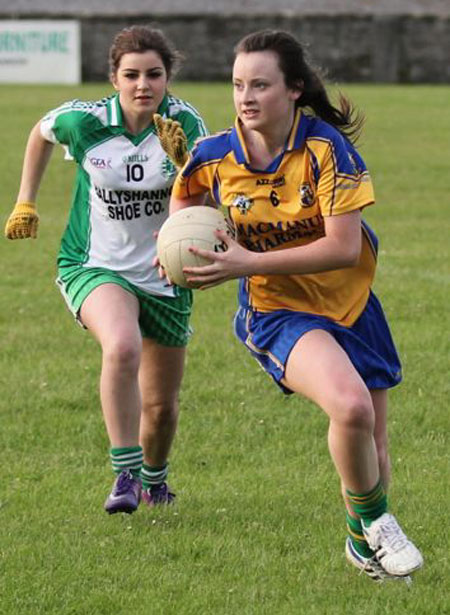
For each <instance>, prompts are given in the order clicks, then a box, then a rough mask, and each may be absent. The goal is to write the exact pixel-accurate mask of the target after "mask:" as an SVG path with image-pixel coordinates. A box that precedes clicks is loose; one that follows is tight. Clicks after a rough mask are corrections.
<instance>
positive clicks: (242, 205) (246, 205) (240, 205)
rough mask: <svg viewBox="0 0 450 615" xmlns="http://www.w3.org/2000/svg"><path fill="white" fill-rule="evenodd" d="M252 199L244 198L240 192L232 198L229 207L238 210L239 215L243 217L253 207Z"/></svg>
mask: <svg viewBox="0 0 450 615" xmlns="http://www.w3.org/2000/svg"><path fill="white" fill-rule="evenodd" d="M253 203H254V201H253V199H251V198H250V197H248V196H246V195H245V194H243V193H242V192H238V193H237V194H235V195H234V197H233V202H232V203H231V205H232V206H233V207H236V208H237V209H238V210H239V213H241V214H243V215H245V214H246V213H247V212H248V211H249V210H250V209H251V208H252V207H253Z"/></svg>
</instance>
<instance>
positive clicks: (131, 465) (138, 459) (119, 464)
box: [109, 446, 144, 478]
mask: <svg viewBox="0 0 450 615" xmlns="http://www.w3.org/2000/svg"><path fill="white" fill-rule="evenodd" d="M109 456H110V458H111V465H112V469H113V471H114V473H115V474H120V473H121V472H122V471H123V470H130V472H131V473H132V474H133V476H134V477H135V478H139V476H140V474H141V468H142V462H143V461H144V454H143V452H142V446H124V447H122V448H114V447H113V448H111V449H110V451H109Z"/></svg>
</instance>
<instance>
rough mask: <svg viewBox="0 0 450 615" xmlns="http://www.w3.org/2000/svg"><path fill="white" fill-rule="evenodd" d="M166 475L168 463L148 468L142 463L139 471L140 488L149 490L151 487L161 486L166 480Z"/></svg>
mask: <svg viewBox="0 0 450 615" xmlns="http://www.w3.org/2000/svg"><path fill="white" fill-rule="evenodd" d="M168 473H169V464H168V463H165V464H164V465H162V466H149V465H147V464H146V463H144V464H143V466H142V470H141V480H142V487H143V488H144V489H150V487H151V486H152V485H161V483H163V482H164V481H165V480H166V478H167V475H168Z"/></svg>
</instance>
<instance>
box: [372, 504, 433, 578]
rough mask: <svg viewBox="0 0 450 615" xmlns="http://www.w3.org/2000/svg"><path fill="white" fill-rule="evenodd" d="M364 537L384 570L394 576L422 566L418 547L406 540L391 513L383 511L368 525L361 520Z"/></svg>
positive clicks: (404, 574) (402, 574) (403, 574)
mask: <svg viewBox="0 0 450 615" xmlns="http://www.w3.org/2000/svg"><path fill="white" fill-rule="evenodd" d="M362 528H363V532H364V537H365V539H366V540H367V542H368V544H369V547H370V548H371V549H372V551H374V552H375V556H376V558H377V560H378V561H379V563H380V564H381V566H382V567H383V568H384V570H385V571H386V572H387V573H389V574H391V575H394V576H400V577H402V576H407V575H408V574H410V573H411V572H414V570H418V569H419V568H421V567H422V566H423V557H422V554H421V553H420V551H419V549H418V548H417V547H416V546H415V545H413V543H412V542H411V541H410V540H408V538H407V537H406V536H405V534H404V532H403V531H402V529H401V527H400V526H399V524H398V523H397V520H396V519H395V517H394V516H393V515H390V514H389V513H384V514H383V515H381V517H379V518H378V519H375V521H372V523H371V524H370V526H369V527H366V526H365V525H364V521H362Z"/></svg>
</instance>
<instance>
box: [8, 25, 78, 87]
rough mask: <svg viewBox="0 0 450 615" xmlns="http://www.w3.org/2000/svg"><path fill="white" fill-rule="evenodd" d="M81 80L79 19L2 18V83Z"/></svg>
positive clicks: (74, 81) (73, 81) (71, 81)
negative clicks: (16, 19)
mask: <svg viewBox="0 0 450 615" xmlns="http://www.w3.org/2000/svg"><path fill="white" fill-rule="evenodd" d="M80 81H81V51H80V24H79V22H78V21H69V20H67V21H65V20H58V21H57V20H55V21H50V20H49V21H43V20H18V21H13V20H0V82H2V83H80Z"/></svg>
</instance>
